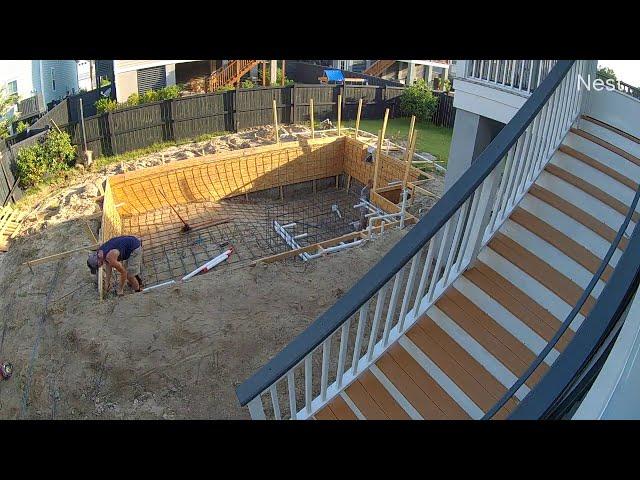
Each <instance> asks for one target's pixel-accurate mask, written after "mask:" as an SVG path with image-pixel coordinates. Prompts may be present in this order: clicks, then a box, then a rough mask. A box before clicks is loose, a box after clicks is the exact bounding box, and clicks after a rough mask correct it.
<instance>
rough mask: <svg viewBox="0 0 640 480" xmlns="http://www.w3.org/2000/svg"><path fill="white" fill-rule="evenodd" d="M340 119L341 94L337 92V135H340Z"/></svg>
mask: <svg viewBox="0 0 640 480" xmlns="http://www.w3.org/2000/svg"><path fill="white" fill-rule="evenodd" d="M341 120H342V95H340V94H338V136H340V126H341Z"/></svg>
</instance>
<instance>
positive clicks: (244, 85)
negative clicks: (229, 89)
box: [240, 80, 256, 88]
mask: <svg viewBox="0 0 640 480" xmlns="http://www.w3.org/2000/svg"><path fill="white" fill-rule="evenodd" d="M255 86H256V85H255V84H254V83H253V82H252V81H251V80H243V81H242V82H240V88H253V87H255Z"/></svg>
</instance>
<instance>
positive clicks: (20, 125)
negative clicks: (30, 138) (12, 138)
mask: <svg viewBox="0 0 640 480" xmlns="http://www.w3.org/2000/svg"><path fill="white" fill-rule="evenodd" d="M28 127H29V124H28V123H27V122H22V121H20V122H18V124H17V125H16V133H22V132H24V131H25V130H26V129H27V128H28Z"/></svg>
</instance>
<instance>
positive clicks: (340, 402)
mask: <svg viewBox="0 0 640 480" xmlns="http://www.w3.org/2000/svg"><path fill="white" fill-rule="evenodd" d="M328 406H329V407H330V408H331V411H332V412H333V414H334V415H335V416H336V417H337V419H338V420H357V419H358V417H357V416H356V414H355V413H353V410H351V408H350V407H349V405H347V402H345V401H344V399H343V398H342V397H341V396H340V395H338V396H336V397H335V398H334V399H333V400H331V402H330V403H329V405H328Z"/></svg>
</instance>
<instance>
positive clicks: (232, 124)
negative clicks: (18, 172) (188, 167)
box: [0, 84, 454, 192]
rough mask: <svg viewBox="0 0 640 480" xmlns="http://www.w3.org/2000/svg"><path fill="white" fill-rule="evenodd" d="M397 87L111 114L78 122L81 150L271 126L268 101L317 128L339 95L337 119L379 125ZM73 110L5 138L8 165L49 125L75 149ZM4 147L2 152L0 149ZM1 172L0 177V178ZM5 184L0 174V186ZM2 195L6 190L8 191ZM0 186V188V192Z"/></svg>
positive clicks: (303, 92)
mask: <svg viewBox="0 0 640 480" xmlns="http://www.w3.org/2000/svg"><path fill="white" fill-rule="evenodd" d="M403 90H404V87H392V86H375V85H365V86H359V85H358V86H343V85H319V84H294V85H289V86H285V87H257V88H252V89H236V90H230V91H226V92H221V93H206V94H200V95H190V96H187V97H181V98H175V99H173V100H165V101H161V102H154V103H148V104H144V105H139V106H135V107H127V108H123V109H119V110H116V111H115V112H110V113H104V114H100V115H93V116H89V117H86V118H85V119H84V124H85V135H86V143H87V148H88V149H89V150H92V151H93V152H94V157H100V156H107V155H118V154H122V153H125V152H129V151H132V150H136V149H139V148H144V147H147V146H150V145H153V144H155V143H161V142H169V141H179V140H184V139H189V138H195V137H198V136H199V135H203V134H206V133H212V132H222V131H232V132H237V131H239V130H242V129H246V128H251V127H256V126H260V125H270V124H272V123H273V100H274V99H275V100H276V108H277V110H278V120H279V122H281V123H282V124H290V123H303V122H308V121H309V117H310V112H309V106H310V100H311V99H313V103H314V117H315V120H316V121H317V122H319V121H323V120H324V119H327V118H328V119H330V120H332V121H335V120H336V119H337V111H338V95H342V118H343V119H344V120H353V119H355V118H356V113H357V106H358V100H359V99H360V98H363V108H362V118H363V119H376V118H382V116H383V114H384V111H385V109H386V108H389V109H390V116H391V117H395V116H398V115H399V114H400V108H399V100H400V95H401V94H402V91H403ZM436 95H438V96H439V102H438V110H437V111H436V112H435V114H434V116H433V122H434V123H435V124H436V125H447V126H453V118H454V109H453V97H451V96H448V95H446V94H443V93H438V92H436ZM75 107H76V105H75V104H72V103H70V102H69V101H68V100H66V99H65V100H63V101H62V102H60V103H59V104H58V105H56V106H55V107H54V108H53V109H52V110H50V111H49V112H48V113H47V114H46V115H45V116H43V117H42V118H40V119H39V120H38V121H37V122H36V123H35V124H34V125H32V127H31V129H30V130H31V131H35V132H39V133H38V134H37V135H34V136H30V137H28V138H26V139H23V138H21V137H12V138H10V139H8V140H7V141H6V142H1V143H6V148H5V150H8V155H5V158H6V157H9V160H10V163H11V164H12V165H13V163H14V159H15V156H16V153H17V151H18V150H19V149H20V148H22V147H25V146H28V145H31V144H33V143H34V142H35V141H37V140H38V139H39V137H41V136H42V135H43V134H44V133H45V127H48V126H49V123H50V122H51V120H53V121H54V122H55V124H56V125H57V126H58V127H59V128H60V129H63V130H66V131H67V132H68V133H69V134H70V136H71V139H72V143H73V144H74V145H83V140H84V139H83V138H82V127H81V123H80V122H79V121H73V118H78V117H77V116H76V115H75V112H72V111H71V110H73V109H75ZM2 146H4V145H2ZM0 173H1V172H0ZM3 183H6V182H5V181H4V180H3V178H2V175H0V184H3ZM9 188H10V187H9ZM1 191H2V187H0V192H1Z"/></svg>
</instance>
